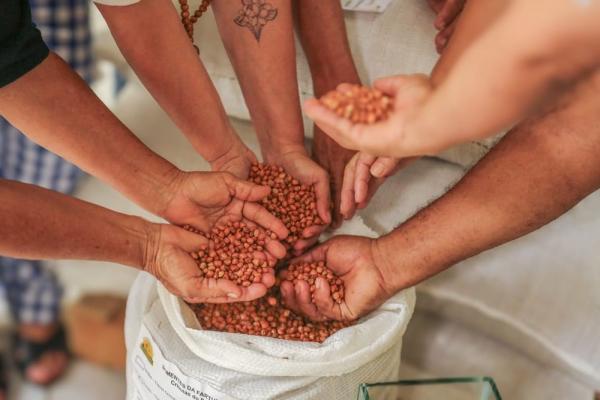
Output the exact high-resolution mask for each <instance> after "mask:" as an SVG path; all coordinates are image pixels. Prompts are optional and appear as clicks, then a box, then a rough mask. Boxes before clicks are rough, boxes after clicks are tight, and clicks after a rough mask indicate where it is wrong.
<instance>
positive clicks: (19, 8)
mask: <svg viewBox="0 0 600 400" xmlns="http://www.w3.org/2000/svg"><path fill="white" fill-rule="evenodd" d="M47 56H48V47H47V46H46V44H45V43H44V41H43V40H42V35H41V34H40V31H39V30H38V29H37V28H36V27H35V26H34V25H33V23H32V21H31V10H30V8H29V3H28V1H27V0H0V87H2V86H5V85H8V84H9V83H11V82H13V81H15V80H17V79H19V78H20V77H21V76H23V75H25V74H26V73H27V72H29V71H31V70H32V69H33V68H35V67H36V66H37V65H39V64H40V63H41V62H42V61H43V60H44V59H46V57H47Z"/></svg>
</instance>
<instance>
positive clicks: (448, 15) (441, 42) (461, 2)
mask: <svg viewBox="0 0 600 400" xmlns="http://www.w3.org/2000/svg"><path fill="white" fill-rule="evenodd" d="M427 1H428V3H429V6H430V7H431V9H432V10H433V11H434V12H435V13H436V14H437V17H436V19H435V21H434V23H433V25H434V26H435V28H436V29H437V30H438V31H439V32H438V34H437V35H436V36H435V47H436V50H437V52H438V53H440V54H441V53H442V51H444V49H445V48H446V45H447V44H448V41H449V39H450V37H451V36H452V34H453V33H454V29H455V27H456V22H457V21H458V17H459V15H460V13H461V12H462V10H463V8H464V6H465V2H466V0H427Z"/></svg>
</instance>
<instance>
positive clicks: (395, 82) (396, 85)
mask: <svg viewBox="0 0 600 400" xmlns="http://www.w3.org/2000/svg"><path fill="white" fill-rule="evenodd" d="M409 79H410V75H395V76H388V77H385V78H379V79H376V80H375V82H373V87H374V88H375V89H378V90H381V91H382V92H383V93H385V94H387V95H389V96H392V97H394V96H395V95H396V93H398V91H400V90H402V87H403V86H404V85H406V84H407V82H408V81H409Z"/></svg>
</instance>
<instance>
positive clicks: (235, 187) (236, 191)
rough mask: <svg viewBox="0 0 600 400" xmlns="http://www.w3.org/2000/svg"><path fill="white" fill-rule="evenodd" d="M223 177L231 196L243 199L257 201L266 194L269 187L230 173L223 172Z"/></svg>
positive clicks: (268, 191) (269, 190)
mask: <svg viewBox="0 0 600 400" xmlns="http://www.w3.org/2000/svg"><path fill="white" fill-rule="evenodd" d="M223 174H224V179H225V182H226V184H227V187H228V189H229V192H230V194H231V196H233V197H235V198H236V199H240V200H244V201H259V200H262V199H264V198H265V197H267V196H268V194H269V193H270V192H271V189H270V188H269V187H267V186H259V185H256V184H254V183H252V182H248V181H245V180H242V179H239V178H237V177H235V176H234V175H232V174H230V173H223Z"/></svg>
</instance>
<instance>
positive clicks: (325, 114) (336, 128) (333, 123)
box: [305, 99, 356, 150]
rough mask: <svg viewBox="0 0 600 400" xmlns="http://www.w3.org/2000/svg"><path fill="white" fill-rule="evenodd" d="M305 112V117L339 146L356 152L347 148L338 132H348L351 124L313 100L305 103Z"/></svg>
mask: <svg viewBox="0 0 600 400" xmlns="http://www.w3.org/2000/svg"><path fill="white" fill-rule="evenodd" d="M305 112H306V115H308V116H309V117H310V118H311V119H312V120H313V121H315V123H316V124H317V125H318V126H319V128H321V130H323V132H325V133H326V134H327V135H328V136H330V137H331V138H332V139H333V140H335V141H336V142H337V143H338V144H339V145H341V146H342V147H345V148H350V149H352V150H356V149H353V148H351V147H348V146H349V145H350V144H349V143H348V142H347V141H346V140H345V137H344V136H343V135H341V134H340V131H348V130H349V129H350V128H351V127H352V123H351V122H350V121H349V120H347V119H345V118H342V117H339V116H338V115H337V114H335V113H334V112H333V111H331V110H329V109H328V108H326V107H325V106H323V105H322V104H321V103H319V102H318V101H317V100H314V99H313V100H308V101H306V103H305Z"/></svg>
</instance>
